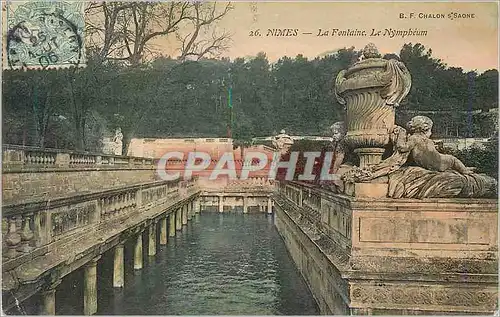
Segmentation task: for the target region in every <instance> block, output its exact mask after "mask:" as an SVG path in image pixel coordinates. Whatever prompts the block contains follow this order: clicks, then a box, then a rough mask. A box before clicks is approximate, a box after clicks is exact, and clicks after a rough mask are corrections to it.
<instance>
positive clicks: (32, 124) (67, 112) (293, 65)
mask: <svg viewBox="0 0 500 317" xmlns="http://www.w3.org/2000/svg"><path fill="white" fill-rule="evenodd" d="M358 56H359V52H358V51H356V50H355V49H354V48H344V49H341V50H339V51H337V52H336V53H334V54H331V55H327V56H324V57H321V58H315V59H312V60H308V59H307V58H305V57H303V56H301V55H298V56H296V57H295V58H290V57H283V58H281V59H280V60H278V61H277V62H275V63H272V64H271V63H270V62H269V60H268V59H267V58H266V55H265V54H264V53H260V54H259V55H258V56H256V57H255V58H252V59H243V58H237V59H235V60H234V61H230V60H228V59H201V60H199V61H184V62H180V61H178V60H176V59H171V58H166V57H159V58H156V59H155V60H153V61H152V62H150V63H147V64H141V65H140V66H137V67H125V66H123V65H119V64H113V63H105V64H96V63H94V62H93V61H92V60H90V61H89V63H88V65H87V67H86V68H83V69H78V70H75V69H70V70H50V71H48V70H44V71H12V70H11V71H5V72H4V76H3V141H4V143H14V144H25V145H39V146H46V147H59V148H77V149H86V150H96V149H97V148H98V147H99V139H100V138H101V137H102V136H103V135H105V134H109V133H112V131H114V129H115V128H116V127H121V129H122V130H123V133H124V136H125V139H124V141H125V142H124V143H125V144H126V143H127V141H128V140H130V138H132V137H151V138H156V137H175V136H226V135H227V130H228V129H227V128H228V122H229V118H230V112H229V108H228V88H229V87H230V86H231V87H232V104H233V114H232V121H233V125H232V128H233V130H232V132H233V136H234V137H235V138H236V139H239V140H248V139H250V138H251V137H253V136H267V135H270V134H274V133H277V132H278V131H279V130H281V129H286V131H287V133H291V134H315V135H317V134H324V131H325V130H326V128H327V127H328V126H330V125H331V124H332V123H333V122H335V121H337V120H342V119H343V113H344V111H343V108H342V106H340V105H339V104H338V103H337V102H336V100H335V98H334V96H333V92H332V88H333V80H334V78H335V76H336V75H337V73H338V72H339V71H340V70H341V69H344V68H346V67H348V66H349V65H350V64H352V63H353V62H354V61H356V60H357V58H358ZM385 57H386V58H399V59H401V60H402V61H403V62H404V63H405V64H406V65H407V67H408V68H409V70H410V72H411V74H412V81H413V84H412V89H411V92H410V94H409V96H408V97H407V98H406V100H405V102H404V103H403V104H402V105H400V107H399V108H398V109H397V121H398V123H399V124H404V123H405V121H406V120H408V119H409V118H410V117H411V116H413V115H414V114H415V113H416V112H423V113H425V115H428V116H430V117H431V118H432V119H433V120H434V121H435V129H434V135H435V136H438V137H443V136H462V137H463V136H467V135H468V136H475V137H479V136H481V137H489V136H491V134H492V133H493V131H494V124H495V123H496V115H494V116H489V115H488V114H487V113H486V112H483V113H479V114H474V115H469V113H470V111H471V110H479V111H478V112H481V111H482V110H484V111H487V110H489V109H491V108H497V107H498V100H497V96H498V71H497V70H488V71H486V72H484V73H482V74H477V73H475V72H465V71H464V70H462V69H461V68H454V67H452V68H449V67H446V65H445V64H444V63H443V62H442V61H440V60H438V59H435V58H433V57H432V52H431V50H430V49H429V50H426V49H425V48H424V47H423V46H422V45H421V44H415V45H412V44H406V45H404V46H403V48H402V49H401V51H400V52H398V54H389V55H386V56H385ZM243 143H245V142H243V141H242V144H243Z"/></svg>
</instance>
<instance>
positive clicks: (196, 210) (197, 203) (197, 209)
mask: <svg viewBox="0 0 500 317" xmlns="http://www.w3.org/2000/svg"><path fill="white" fill-rule="evenodd" d="M193 205H194V206H193V208H194V213H195V214H199V213H200V209H201V208H200V200H199V199H195V200H194V202H193Z"/></svg>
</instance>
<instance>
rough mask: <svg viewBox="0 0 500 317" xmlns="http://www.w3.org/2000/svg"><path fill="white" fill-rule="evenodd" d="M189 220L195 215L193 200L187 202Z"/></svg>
mask: <svg viewBox="0 0 500 317" xmlns="http://www.w3.org/2000/svg"><path fill="white" fill-rule="evenodd" d="M187 210H188V212H187V220H188V221H190V220H191V217H192V216H193V201H190V202H189V203H188V204H187Z"/></svg>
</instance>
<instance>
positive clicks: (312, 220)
mask: <svg viewBox="0 0 500 317" xmlns="http://www.w3.org/2000/svg"><path fill="white" fill-rule="evenodd" d="M275 184H276V185H275V188H276V189H275V191H276V192H277V193H279V194H280V195H281V196H282V197H284V198H286V199H287V200H288V201H289V202H290V203H292V204H293V205H294V206H295V207H296V208H297V211H299V213H300V217H299V218H303V219H304V220H306V221H307V222H308V223H309V224H310V225H312V227H310V228H313V231H318V232H322V233H323V234H325V235H326V236H328V237H329V238H330V239H332V241H334V242H335V244H336V245H337V246H339V247H340V249H339V250H340V252H341V253H342V256H343V257H344V258H346V257H347V256H348V254H349V253H350V249H351V246H352V226H353V223H352V219H353V218H352V210H351V209H350V206H351V200H350V199H349V198H348V197H343V196H339V195H333V194H332V193H330V192H328V191H325V190H322V189H319V188H317V187H315V186H314V185H311V184H307V183H303V182H276V183H275ZM308 226H309V225H308Z"/></svg>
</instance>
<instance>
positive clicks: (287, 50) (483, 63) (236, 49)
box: [219, 1, 498, 72]
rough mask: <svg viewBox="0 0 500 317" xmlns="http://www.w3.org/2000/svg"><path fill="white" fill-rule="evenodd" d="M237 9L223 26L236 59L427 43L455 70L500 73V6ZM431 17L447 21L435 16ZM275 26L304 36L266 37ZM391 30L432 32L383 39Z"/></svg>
mask: <svg viewBox="0 0 500 317" xmlns="http://www.w3.org/2000/svg"><path fill="white" fill-rule="evenodd" d="M233 6H234V9H233V10H232V11H231V12H230V13H229V14H228V15H227V16H226V17H225V18H224V19H223V20H222V21H221V22H220V25H219V27H220V28H221V29H225V30H227V31H229V32H231V33H232V43H231V47H230V48H229V50H228V51H226V52H225V53H224V54H223V55H224V56H228V57H230V58H231V59H233V58H236V57H246V56H255V55H257V53H258V52H260V51H263V52H265V53H266V55H267V57H268V58H269V59H270V60H271V61H275V60H277V59H278V58H280V57H282V56H284V55H287V56H290V57H295V56H296V55H297V54H302V55H304V56H306V57H308V58H314V57H316V56H318V55H321V54H323V53H325V52H331V51H335V50H337V49H339V48H342V47H350V46H354V47H355V48H356V49H360V48H362V47H364V46H365V45H366V44H368V43H369V42H373V43H374V44H375V45H376V46H377V47H378V49H379V51H380V52H381V53H382V54H385V53H399V51H400V49H401V47H402V46H403V44H404V43H422V44H423V45H424V46H425V47H426V48H431V49H432V55H433V56H434V57H437V58H440V59H442V60H443V61H444V62H445V63H446V64H448V65H449V66H455V67H462V68H464V69H466V70H477V71H479V72H482V71H484V70H487V69H492V68H496V69H498V5H497V3H495V2H489V3H485V2H476V3H464V2H441V3H438V2H434V3H425V2H420V3H415V2H399V3H394V2H370V3H369V2H352V1H351V2H305V1H304V2H284V1H281V2H234V3H233ZM412 13H413V16H410V15H411V14H412ZM454 13H460V14H468V15H469V17H468V18H463V17H462V18H460V17H458V16H455V15H454ZM401 14H403V15H404V18H401ZM430 14H434V15H437V16H438V17H439V16H440V14H443V15H444V16H445V17H444V18H442V17H441V18H434V17H430ZM450 14H451V15H450ZM472 14H473V15H474V16H473V17H471V16H472ZM424 15H427V16H424ZM450 17H453V19H451V18H450ZM272 28H280V29H287V28H291V29H298V35H297V36H288V37H273V36H266V35H267V34H265V33H267V30H268V29H272ZM320 28H321V29H322V30H330V33H331V30H332V29H334V28H335V29H339V30H346V29H351V30H354V29H358V30H360V31H363V30H365V31H366V34H367V35H366V36H331V34H330V35H329V36H316V35H317V33H318V32H319V29H320ZM386 28H387V29H389V28H392V29H394V30H408V29H412V30H418V31H427V35H426V36H407V37H405V38H403V37H400V36H396V37H393V38H390V37H389V36H383V34H384V31H385V29H386ZM256 29H259V30H260V33H264V34H262V36H260V37H255V36H250V31H253V30H256ZM372 29H375V30H381V31H382V33H381V35H380V36H374V37H371V36H369V35H370V34H371V33H372ZM303 32H311V33H312V34H302V33H303ZM375 32H376V31H375Z"/></svg>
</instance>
